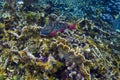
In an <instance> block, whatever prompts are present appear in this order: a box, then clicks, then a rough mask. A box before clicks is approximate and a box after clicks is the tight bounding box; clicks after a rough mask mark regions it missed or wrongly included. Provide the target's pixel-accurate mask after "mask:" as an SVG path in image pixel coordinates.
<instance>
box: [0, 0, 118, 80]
mask: <svg viewBox="0 0 120 80" xmlns="http://www.w3.org/2000/svg"><path fill="white" fill-rule="evenodd" d="M25 1H26V3H27V2H28V0H24V2H25ZM31 1H34V0H31ZM31 1H30V2H28V3H30V4H31V3H32V2H31ZM58 1H60V0H58ZM65 1H67V0H65ZM50 3H51V6H54V5H53V4H52V2H49V5H50ZM60 3H62V2H60ZM68 3H69V2H68ZM61 5H62V4H61ZM5 6H6V7H7V4H5V5H4V7H5ZM45 9H46V8H41V10H42V11H37V12H36V11H34V12H33V11H29V10H28V11H26V10H24V9H23V10H21V11H20V10H17V8H16V10H15V12H14V14H11V12H9V11H7V10H6V8H5V9H3V10H1V11H0V16H1V17H0V80H102V79H103V80H119V79H120V32H119V31H114V30H112V29H111V28H110V26H109V25H108V24H106V23H105V22H104V21H102V20H99V21H98V22H97V24H101V25H102V26H103V27H100V26H99V25H97V24H96V21H94V20H91V19H88V18H81V19H79V20H77V19H75V18H73V16H69V17H70V19H68V20H62V21H63V22H64V21H66V22H65V23H67V24H68V25H69V24H72V23H75V27H74V29H73V26H74V24H72V25H70V28H65V27H66V26H65V25H62V28H65V30H64V31H58V32H56V36H49V35H46V36H43V35H42V34H41V33H40V32H41V31H42V30H43V29H44V28H45V27H44V26H45V25H47V24H48V23H49V21H53V23H51V24H50V25H54V24H55V23H54V21H56V20H57V21H61V16H59V14H60V13H59V12H58V13H59V14H58V15H55V13H57V11H53V13H52V14H49V13H46V11H45ZM50 13H51V12H50ZM62 17H63V16H62ZM48 26H49V25H48ZM57 27H58V28H59V27H61V26H59V25H57ZM49 29H51V28H48V30H49ZM51 31H52V30H51ZM43 32H44V31H43ZM48 34H49V33H48Z"/></svg>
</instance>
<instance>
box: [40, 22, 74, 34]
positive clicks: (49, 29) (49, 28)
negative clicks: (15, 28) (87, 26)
mask: <svg viewBox="0 0 120 80" xmlns="http://www.w3.org/2000/svg"><path fill="white" fill-rule="evenodd" d="M75 28H76V23H72V24H70V23H66V22H61V21H55V22H51V23H49V24H47V25H45V26H44V27H43V29H42V30H41V31H40V33H41V35H45V36H56V34H57V32H60V33H63V32H64V30H65V29H70V30H73V29H75Z"/></svg>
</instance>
